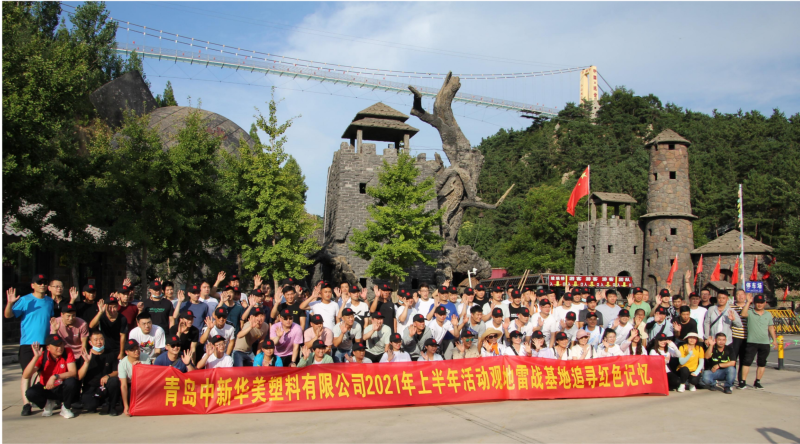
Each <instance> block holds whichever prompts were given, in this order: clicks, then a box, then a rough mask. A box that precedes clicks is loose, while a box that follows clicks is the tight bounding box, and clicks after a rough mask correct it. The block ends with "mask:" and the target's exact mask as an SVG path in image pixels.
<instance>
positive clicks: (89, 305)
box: [72, 284, 99, 322]
mask: <svg viewBox="0 0 800 444" xmlns="http://www.w3.org/2000/svg"><path fill="white" fill-rule="evenodd" d="M81 294H82V297H81V298H80V299H79V300H76V301H75V302H73V303H72V305H74V306H75V307H76V308H77V315H78V317H79V318H81V319H83V320H84V321H86V322H91V321H92V319H94V317H95V316H96V315H97V312H98V311H99V310H98V308H97V287H96V286H95V285H94V284H86V285H84V286H83V291H82V292H81Z"/></svg>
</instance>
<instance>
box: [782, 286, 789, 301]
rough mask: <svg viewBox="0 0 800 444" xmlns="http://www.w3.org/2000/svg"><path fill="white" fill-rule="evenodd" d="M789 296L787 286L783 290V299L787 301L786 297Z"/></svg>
mask: <svg viewBox="0 0 800 444" xmlns="http://www.w3.org/2000/svg"><path fill="white" fill-rule="evenodd" d="M788 296H789V286H788V285H787V286H786V290H783V300H784V301H785V300H786V298H787V297H788Z"/></svg>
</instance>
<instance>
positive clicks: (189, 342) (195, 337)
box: [168, 310, 200, 362]
mask: <svg viewBox="0 0 800 444" xmlns="http://www.w3.org/2000/svg"><path fill="white" fill-rule="evenodd" d="M193 320H194V314H193V313H192V311H191V310H189V311H185V312H183V313H181V314H180V316H179V318H178V322H177V323H176V324H175V325H173V326H172V328H170V329H169V332H168V335H169V336H177V337H179V338H180V340H181V352H185V351H189V354H190V356H192V362H196V358H197V356H196V355H197V349H198V347H197V343H198V342H199V341H200V330H198V329H197V327H195V326H194V324H193V322H192V321H193Z"/></svg>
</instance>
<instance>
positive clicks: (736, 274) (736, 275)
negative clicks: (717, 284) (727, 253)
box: [731, 257, 739, 286]
mask: <svg viewBox="0 0 800 444" xmlns="http://www.w3.org/2000/svg"><path fill="white" fill-rule="evenodd" d="M738 283H739V258H738V257H737V258H736V263H735V264H733V276H731V285H734V286H735V285H736V284H738Z"/></svg>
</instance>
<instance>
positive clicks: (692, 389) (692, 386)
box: [689, 384, 697, 392]
mask: <svg viewBox="0 0 800 444" xmlns="http://www.w3.org/2000/svg"><path fill="white" fill-rule="evenodd" d="M689 391H690V392H696V391H697V388H696V387H695V386H694V384H689Z"/></svg>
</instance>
